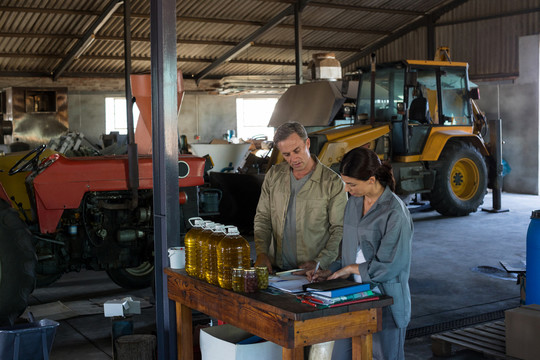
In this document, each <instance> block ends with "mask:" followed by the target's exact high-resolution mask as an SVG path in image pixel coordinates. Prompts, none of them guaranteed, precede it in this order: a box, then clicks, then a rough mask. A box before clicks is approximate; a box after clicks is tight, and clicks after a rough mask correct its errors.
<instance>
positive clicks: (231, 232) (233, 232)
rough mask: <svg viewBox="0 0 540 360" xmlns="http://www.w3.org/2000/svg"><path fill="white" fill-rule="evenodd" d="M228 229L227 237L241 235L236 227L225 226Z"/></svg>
mask: <svg viewBox="0 0 540 360" xmlns="http://www.w3.org/2000/svg"><path fill="white" fill-rule="evenodd" d="M225 228H226V229H227V235H240V231H238V228H237V227H236V226H234V225H228V226H225Z"/></svg>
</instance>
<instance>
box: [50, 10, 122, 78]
mask: <svg viewBox="0 0 540 360" xmlns="http://www.w3.org/2000/svg"><path fill="white" fill-rule="evenodd" d="M122 3H123V1H122V0H111V2H110V3H109V5H107V7H106V8H105V10H103V12H102V13H101V15H100V16H99V17H98V18H97V19H96V20H95V21H94V22H93V23H92V25H91V26H90V28H88V30H86V32H85V33H84V35H83V36H82V37H81V38H80V39H79V40H78V41H77V43H76V44H75V46H73V47H72V48H71V50H70V51H69V53H68V54H67V55H66V57H64V59H63V60H62V61H61V62H60V64H58V66H57V67H56V68H55V69H54V70H53V71H52V74H51V75H52V78H53V80H58V77H59V76H60V75H62V73H63V72H64V71H65V70H66V69H67V68H68V66H69V65H71V63H72V62H73V60H75V59H76V58H78V57H79V56H80V55H81V54H82V53H83V52H84V51H85V50H86V49H87V48H88V47H89V46H90V45H91V44H92V42H93V41H94V40H95V34H96V33H97V32H98V31H99V29H100V28H101V27H102V26H103V24H105V23H106V22H107V20H109V18H110V17H111V16H112V14H113V13H114V12H115V11H116V9H118V7H119V6H120V5H122Z"/></svg>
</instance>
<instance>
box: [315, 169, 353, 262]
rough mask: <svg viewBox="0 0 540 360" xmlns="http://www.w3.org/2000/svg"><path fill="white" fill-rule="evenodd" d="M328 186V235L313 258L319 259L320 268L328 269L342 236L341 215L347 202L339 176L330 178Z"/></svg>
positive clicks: (336, 254) (333, 259)
mask: <svg viewBox="0 0 540 360" xmlns="http://www.w3.org/2000/svg"><path fill="white" fill-rule="evenodd" d="M328 188H329V189H330V199H329V202H328V208H327V211H328V223H329V234H330V237H329V239H328V241H327V242H326V246H325V247H324V249H323V250H322V251H321V252H320V253H319V255H318V256H317V257H316V258H315V261H320V263H321V268H322V269H328V268H329V266H330V264H331V263H332V262H333V261H335V260H336V258H337V256H338V253H339V245H340V243H341V239H342V238H343V215H344V214H345V205H346V204H347V193H346V192H345V186H344V184H343V181H341V178H339V177H337V178H335V180H332V182H331V183H329V184H328Z"/></svg>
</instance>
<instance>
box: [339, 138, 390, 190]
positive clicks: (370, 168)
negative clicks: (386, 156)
mask: <svg viewBox="0 0 540 360" xmlns="http://www.w3.org/2000/svg"><path fill="white" fill-rule="evenodd" d="M339 172H340V173H341V175H345V176H348V177H352V178H355V179H358V180H363V181H366V180H368V179H369V178H370V177H372V176H375V179H377V180H378V181H379V182H380V183H381V185H382V186H384V187H386V186H388V187H389V188H390V190H392V191H395V190H396V180H395V179H394V174H393V173H392V166H391V165H390V164H389V163H387V162H385V163H381V160H380V159H379V156H378V155H377V154H376V153H375V152H374V151H372V150H369V149H368V148H365V147H357V148H354V149H352V150H351V151H349V152H348V153H346V154H345V156H344V157H343V160H341V164H340V166H339Z"/></svg>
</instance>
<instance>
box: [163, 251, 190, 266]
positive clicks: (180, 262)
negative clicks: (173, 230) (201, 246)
mask: <svg viewBox="0 0 540 360" xmlns="http://www.w3.org/2000/svg"><path fill="white" fill-rule="evenodd" d="M167 251H168V253H169V261H170V264H171V265H170V266H171V269H183V268H185V267H186V248H185V247H183V246H177V247H172V248H169V249H168V250H167Z"/></svg>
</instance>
